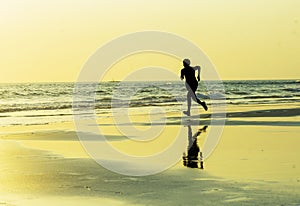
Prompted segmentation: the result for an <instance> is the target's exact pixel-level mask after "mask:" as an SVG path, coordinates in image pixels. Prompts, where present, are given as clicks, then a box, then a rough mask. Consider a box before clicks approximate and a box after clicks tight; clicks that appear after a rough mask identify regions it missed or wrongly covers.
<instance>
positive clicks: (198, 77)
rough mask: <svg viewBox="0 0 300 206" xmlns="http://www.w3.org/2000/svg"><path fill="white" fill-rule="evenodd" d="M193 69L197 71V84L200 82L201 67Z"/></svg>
mask: <svg viewBox="0 0 300 206" xmlns="http://www.w3.org/2000/svg"><path fill="white" fill-rule="evenodd" d="M194 69H195V70H197V72H198V76H197V80H198V82H199V81H200V71H201V67H200V66H195V67H194Z"/></svg>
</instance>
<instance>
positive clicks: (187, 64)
mask: <svg viewBox="0 0 300 206" xmlns="http://www.w3.org/2000/svg"><path fill="white" fill-rule="evenodd" d="M190 64H191V61H190V60H189V59H184V60H183V66H185V67H186V66H190Z"/></svg>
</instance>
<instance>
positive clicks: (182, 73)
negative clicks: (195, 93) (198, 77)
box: [180, 69, 184, 80]
mask: <svg viewBox="0 0 300 206" xmlns="http://www.w3.org/2000/svg"><path fill="white" fill-rule="evenodd" d="M180 79H181V80H183V79H184V72H183V69H182V70H181V75H180Z"/></svg>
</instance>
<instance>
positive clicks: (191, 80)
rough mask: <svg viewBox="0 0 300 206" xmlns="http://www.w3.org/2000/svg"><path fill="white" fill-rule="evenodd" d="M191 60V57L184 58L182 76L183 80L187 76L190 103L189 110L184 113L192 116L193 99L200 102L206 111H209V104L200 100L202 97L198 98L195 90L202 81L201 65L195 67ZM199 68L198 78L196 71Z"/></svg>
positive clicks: (188, 101)
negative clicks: (192, 65)
mask: <svg viewBox="0 0 300 206" xmlns="http://www.w3.org/2000/svg"><path fill="white" fill-rule="evenodd" d="M190 64H191V62H190V60H189V59H184V60H183V66H184V68H183V69H181V75H180V78H181V80H183V79H184V78H185V86H186V89H187V91H188V93H187V104H188V108H187V111H184V112H183V113H184V114H186V115H188V116H190V114H191V104H192V101H191V100H192V99H193V100H194V101H195V102H197V103H198V104H200V105H201V106H202V107H203V108H204V109H205V111H207V109H208V108H207V106H206V103H205V102H204V101H200V99H198V98H197V96H196V94H195V92H196V90H197V88H198V82H199V81H200V70H201V68H200V66H195V67H191V66H190ZM196 70H197V72H198V76H197V79H196V77H195V71H196Z"/></svg>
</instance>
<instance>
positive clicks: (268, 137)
mask: <svg viewBox="0 0 300 206" xmlns="http://www.w3.org/2000/svg"><path fill="white" fill-rule="evenodd" d="M268 110H269V108H263V109H258V108H252V109H251V110H249V111H248V113H247V114H263V113H268V115H260V116H259V115H250V116H252V117H247V116H245V114H244V113H243V114H241V115H238V114H235V116H230V115H228V116H229V117H228V119H227V123H229V124H228V125H227V126H225V128H224V131H223V134H222V138H221V140H220V142H219V144H218V146H217V148H216V149H215V151H214V152H213V154H212V155H211V156H210V157H209V158H208V159H206V160H205V162H204V169H203V170H201V169H193V168H187V167H184V166H183V163H182V161H180V162H178V163H177V164H176V165H175V166H173V167H171V168H170V169H168V170H166V171H164V172H162V173H159V174H156V175H151V176H145V177H131V176H123V175H119V174H116V173H113V172H110V171H108V170H107V169H104V168H103V167H101V166H100V165H99V164H97V163H96V162H95V161H94V160H92V159H91V158H89V156H88V155H87V154H86V152H85V151H84V149H83V148H82V146H81V144H80V142H79V141H78V137H77V135H76V132H75V129H74V126H73V124H72V123H68V122H66V123H59V124H56V123H55V124H49V125H36V126H13V127H5V128H4V127H3V128H2V130H1V136H0V138H1V140H0V165H1V167H0V171H1V172H0V182H1V184H0V205H41V204H43V205H53V204H55V205H68V204H72V205H189V204H190V205H299V204H300V198H299V197H300V192H299V191H300V175H299V174H300V151H299V146H300V139H299V132H300V127H299V126H300V116H299V108H298V107H295V108H291V109H290V110H287V111H286V112H285V113H281V114H280V113H279V112H278V110H276V111H273V112H272V111H271V112H262V111H268ZM257 111H258V112H257ZM289 111H290V112H289ZM234 112H235V111H229V114H231V113H234ZM284 114H286V115H284ZM280 115H281V116H280ZM169 117H170V118H171V119H172V124H170V125H167V126H166V127H169V130H167V132H166V133H162V136H166V135H167V134H169V131H173V130H175V129H176V128H177V127H181V125H180V122H179V120H178V119H179V116H178V114H171V115H169ZM270 118H271V119H270ZM277 118H279V119H277ZM137 120H138V118H137ZM177 120H178V121H177ZM205 121H209V119H207V118H205V117H204V122H205ZM137 122H139V123H137V124H136V126H140V127H145V124H146V122H144V124H143V125H141V124H140V123H141V122H142V123H143V121H137ZM191 122H193V121H191ZM272 122H275V123H274V124H272ZM201 123H203V121H201ZM101 124H102V126H103V125H104V127H106V129H104V131H105V132H106V134H107V135H109V141H111V142H112V144H115V145H117V146H119V147H122V146H120V145H118V144H119V143H120V142H121V141H123V140H124V137H122V136H121V135H120V133H119V132H118V131H117V129H114V128H113V126H112V125H113V122H112V121H111V118H110V117H105V118H104V117H103V118H101ZM201 127H202V126H197V125H196V126H195V125H193V128H194V130H195V129H197V128H201ZM184 129H185V130H186V131H187V128H184ZM209 129H211V127H210V126H209V127H208V130H209ZM194 132H195V131H194ZM204 141H205V135H203V136H202V135H201V136H199V140H198V142H199V145H200V147H201V145H202V144H203V142H204ZM140 152H141V151H137V153H140Z"/></svg>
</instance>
